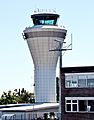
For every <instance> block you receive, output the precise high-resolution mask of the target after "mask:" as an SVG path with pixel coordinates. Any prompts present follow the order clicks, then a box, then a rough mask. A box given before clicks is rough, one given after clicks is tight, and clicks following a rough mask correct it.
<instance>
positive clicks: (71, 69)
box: [61, 66, 94, 73]
mask: <svg viewBox="0 0 94 120" xmlns="http://www.w3.org/2000/svg"><path fill="white" fill-rule="evenodd" d="M61 72H63V73H87V72H94V66H78V67H62V68H61Z"/></svg>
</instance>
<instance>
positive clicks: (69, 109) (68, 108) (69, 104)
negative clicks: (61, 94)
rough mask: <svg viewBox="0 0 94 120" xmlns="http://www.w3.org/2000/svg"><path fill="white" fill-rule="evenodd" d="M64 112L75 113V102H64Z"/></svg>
mask: <svg viewBox="0 0 94 120" xmlns="http://www.w3.org/2000/svg"><path fill="white" fill-rule="evenodd" d="M66 111H67V112H72V111H74V112H75V111H77V100H66Z"/></svg>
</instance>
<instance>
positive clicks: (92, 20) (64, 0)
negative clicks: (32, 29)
mask: <svg viewBox="0 0 94 120" xmlns="http://www.w3.org/2000/svg"><path fill="white" fill-rule="evenodd" d="M37 8H39V9H48V10H49V9H50V10H52V9H56V11H57V13H59V14H60V20H59V25H64V26H65V27H66V28H67V30H68V33H67V37H66V42H67V43H70V34H71V33H72V34H73V50H72V51H67V52H66V53H65V54H64V56H63V66H82V65H83V66H89V65H94V0H70V1H69V0H57V1H56V0H47V1H44V0H15V1H13V0H2V1H1V2H0V94H1V93H2V91H7V90H14V89H15V88H23V87H24V88H25V89H27V90H29V91H31V92H32V91H33V89H32V88H33V78H34V77H33V76H34V74H33V72H34V66H33V62H32V58H31V55H30V52H29V49H28V46H27V44H26V41H24V40H23V37H22V32H23V30H24V29H25V27H29V26H32V25H33V24H32V21H31V18H30V16H31V14H32V13H33V11H34V10H35V9H37Z"/></svg>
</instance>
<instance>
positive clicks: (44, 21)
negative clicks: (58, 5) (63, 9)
mask: <svg viewBox="0 0 94 120" xmlns="http://www.w3.org/2000/svg"><path fill="white" fill-rule="evenodd" d="M31 18H32V20H33V24H34V25H57V19H58V18H59V15H58V14H52V13H40V14H33V15H31Z"/></svg>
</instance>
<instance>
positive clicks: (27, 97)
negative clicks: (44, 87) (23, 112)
mask: <svg viewBox="0 0 94 120" xmlns="http://www.w3.org/2000/svg"><path fill="white" fill-rule="evenodd" d="M32 99H34V94H33V93H29V92H28V91H26V90H25V89H24V88H22V89H21V90H20V89H19V90H17V89H15V90H14V91H13V92H12V91H8V92H3V94H2V95H1V98H0V104H1V105H3V104H15V103H32Z"/></svg>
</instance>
